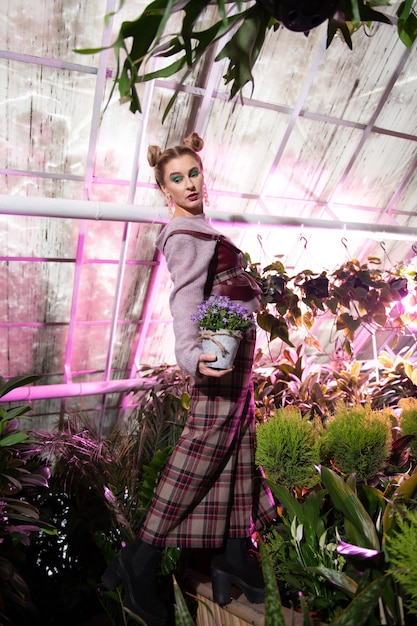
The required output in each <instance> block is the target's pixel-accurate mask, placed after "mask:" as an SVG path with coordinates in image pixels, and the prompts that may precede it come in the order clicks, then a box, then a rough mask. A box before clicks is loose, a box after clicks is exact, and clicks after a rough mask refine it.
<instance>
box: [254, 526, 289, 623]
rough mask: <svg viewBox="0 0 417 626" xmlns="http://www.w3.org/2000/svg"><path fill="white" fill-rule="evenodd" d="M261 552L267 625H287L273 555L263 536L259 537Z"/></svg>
mask: <svg viewBox="0 0 417 626" xmlns="http://www.w3.org/2000/svg"><path fill="white" fill-rule="evenodd" d="M259 552H260V554H261V559H262V571H263V575H264V581H265V626H285V620H284V616H283V614H282V606H281V597H280V595H279V590H278V585H277V579H276V576H275V572H274V569H273V566H272V561H271V557H270V556H269V554H268V551H267V550H266V548H265V546H264V544H263V542H262V539H261V538H259Z"/></svg>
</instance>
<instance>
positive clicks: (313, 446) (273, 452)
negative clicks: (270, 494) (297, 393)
mask: <svg viewBox="0 0 417 626" xmlns="http://www.w3.org/2000/svg"><path fill="white" fill-rule="evenodd" d="M321 430H322V426H321V422H320V420H319V419H317V420H314V421H312V420H309V415H308V414H307V415H305V416H304V417H303V416H302V415H301V413H300V411H299V410H298V409H296V408H295V407H291V406H290V407H287V408H285V409H283V408H281V409H277V410H276V411H275V412H274V415H273V416H272V417H271V418H270V419H269V420H268V421H267V422H265V423H263V424H259V425H258V427H257V430H256V453H255V455H256V456H255V459H256V463H257V464H258V465H262V467H263V469H264V471H265V473H266V474H267V476H268V478H270V479H271V480H273V481H274V482H276V483H277V484H280V485H284V486H285V487H288V488H293V487H296V486H298V487H312V486H313V485H314V484H316V483H317V482H318V481H319V476H318V475H317V472H316V470H315V467H314V465H315V464H318V463H320V458H319V455H318V447H317V441H318V439H319V437H320V433H321Z"/></svg>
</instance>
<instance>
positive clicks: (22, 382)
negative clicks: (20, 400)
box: [0, 375, 40, 398]
mask: <svg viewBox="0 0 417 626" xmlns="http://www.w3.org/2000/svg"><path fill="white" fill-rule="evenodd" d="M39 378H40V376H33V375H32V376H16V377H15V378H11V379H10V380H8V381H5V380H4V379H3V378H0V398H1V397H2V396H5V395H6V393H9V391H12V389H17V387H26V386H28V385H31V384H32V383H34V382H36V381H37V380H39Z"/></svg>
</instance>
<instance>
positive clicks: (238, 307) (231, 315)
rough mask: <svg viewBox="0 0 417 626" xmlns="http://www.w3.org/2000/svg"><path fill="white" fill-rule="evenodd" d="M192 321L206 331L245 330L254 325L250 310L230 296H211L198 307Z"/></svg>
mask: <svg viewBox="0 0 417 626" xmlns="http://www.w3.org/2000/svg"><path fill="white" fill-rule="evenodd" d="M191 320H192V321H193V322H197V324H198V326H199V328H201V329H202V328H204V329H205V330H221V329H227V330H245V329H246V328H248V327H249V326H250V325H251V324H253V319H252V315H251V313H250V312H249V311H248V309H247V308H246V307H244V306H243V305H242V304H240V302H236V301H234V300H231V299H230V298H229V297H228V296H210V298H209V299H208V300H205V301H204V302H202V303H201V304H199V305H198V306H197V313H196V314H195V315H192V316H191Z"/></svg>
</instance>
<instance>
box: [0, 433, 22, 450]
mask: <svg viewBox="0 0 417 626" xmlns="http://www.w3.org/2000/svg"><path fill="white" fill-rule="evenodd" d="M27 438H28V435H27V433H21V432H17V433H11V434H10V435H6V437H3V438H2V439H0V448H7V447H9V446H15V445H17V444H18V443H23V442H24V441H26V440H27Z"/></svg>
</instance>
